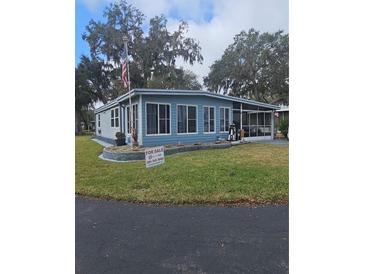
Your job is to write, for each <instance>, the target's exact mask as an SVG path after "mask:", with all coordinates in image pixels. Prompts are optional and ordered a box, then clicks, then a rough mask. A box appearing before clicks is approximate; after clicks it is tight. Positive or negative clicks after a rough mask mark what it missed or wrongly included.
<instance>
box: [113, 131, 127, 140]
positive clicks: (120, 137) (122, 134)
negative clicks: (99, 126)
mask: <svg viewBox="0 0 365 274" xmlns="http://www.w3.org/2000/svg"><path fill="white" fill-rule="evenodd" d="M115 137H117V139H125V134H124V133H123V132H117V133H115Z"/></svg>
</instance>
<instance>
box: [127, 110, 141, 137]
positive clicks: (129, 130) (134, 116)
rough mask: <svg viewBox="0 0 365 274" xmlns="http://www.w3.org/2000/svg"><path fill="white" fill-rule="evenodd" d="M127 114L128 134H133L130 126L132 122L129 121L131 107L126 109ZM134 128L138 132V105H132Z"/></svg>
mask: <svg viewBox="0 0 365 274" xmlns="http://www.w3.org/2000/svg"><path fill="white" fill-rule="evenodd" d="M126 112H127V115H126V117H127V133H131V125H130V120H129V116H130V111H129V106H127V107H126ZM132 127H133V128H134V129H136V130H138V105H137V104H134V105H132Z"/></svg>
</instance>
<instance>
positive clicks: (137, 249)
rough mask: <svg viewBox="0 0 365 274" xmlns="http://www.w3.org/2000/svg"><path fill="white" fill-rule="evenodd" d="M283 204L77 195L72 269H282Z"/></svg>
mask: <svg viewBox="0 0 365 274" xmlns="http://www.w3.org/2000/svg"><path fill="white" fill-rule="evenodd" d="M288 243H289V239H288V206H260V207H256V208H252V207H222V206H158V205H138V204H131V203H126V202H119V201H106V200H98V199H89V198H82V197H76V273H87V274H92V273H98V274H100V273H158V274H162V273H288Z"/></svg>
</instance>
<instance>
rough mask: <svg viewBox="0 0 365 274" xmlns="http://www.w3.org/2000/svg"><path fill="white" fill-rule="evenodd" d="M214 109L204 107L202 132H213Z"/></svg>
mask: <svg viewBox="0 0 365 274" xmlns="http://www.w3.org/2000/svg"><path fill="white" fill-rule="evenodd" d="M214 125H215V117H214V107H204V132H205V133H207V132H215V127H214Z"/></svg>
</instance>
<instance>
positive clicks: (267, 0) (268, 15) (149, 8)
mask: <svg viewBox="0 0 365 274" xmlns="http://www.w3.org/2000/svg"><path fill="white" fill-rule="evenodd" d="M83 1H84V3H88V6H90V7H91V6H97V5H100V3H105V2H106V1H110V0H83ZM131 3H132V4H133V5H135V6H136V7H137V8H139V9H140V10H141V11H142V12H143V13H144V14H145V15H146V16H147V19H149V18H151V17H153V16H154V15H159V14H161V13H163V14H165V15H166V16H167V18H168V29H169V30H170V31H173V30H176V28H177V25H178V23H179V22H178V20H176V19H175V18H173V17H174V16H176V15H177V16H179V17H182V18H183V19H186V18H187V19H188V20H187V21H188V23H189V32H188V36H189V37H192V38H195V39H196V40H198V41H199V43H200V45H201V47H202V55H203V57H204V62H203V64H202V65H199V64H195V65H193V66H190V65H189V64H185V63H183V62H182V61H181V60H179V61H178V62H177V65H182V66H183V67H184V68H187V69H190V70H191V71H193V72H194V73H196V74H197V75H198V76H199V80H200V81H201V82H202V79H203V77H204V76H206V75H207V74H208V72H209V66H211V65H212V63H213V62H214V61H215V60H217V59H218V58H220V57H221V56H222V54H223V52H224V50H225V49H226V48H227V46H228V45H229V44H231V43H232V42H233V37H234V35H236V34H238V33H239V32H241V31H242V30H245V31H248V30H249V29H250V28H252V27H253V28H255V29H257V30H260V31H262V32H264V31H269V32H274V31H277V30H279V29H281V30H284V31H285V32H288V31H289V26H288V24H289V15H288V0H211V1H208V0H153V1H152V0H133V1H131ZM207 12H210V13H212V18H211V20H210V21H209V22H207V21H204V14H206V13H207Z"/></svg>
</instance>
